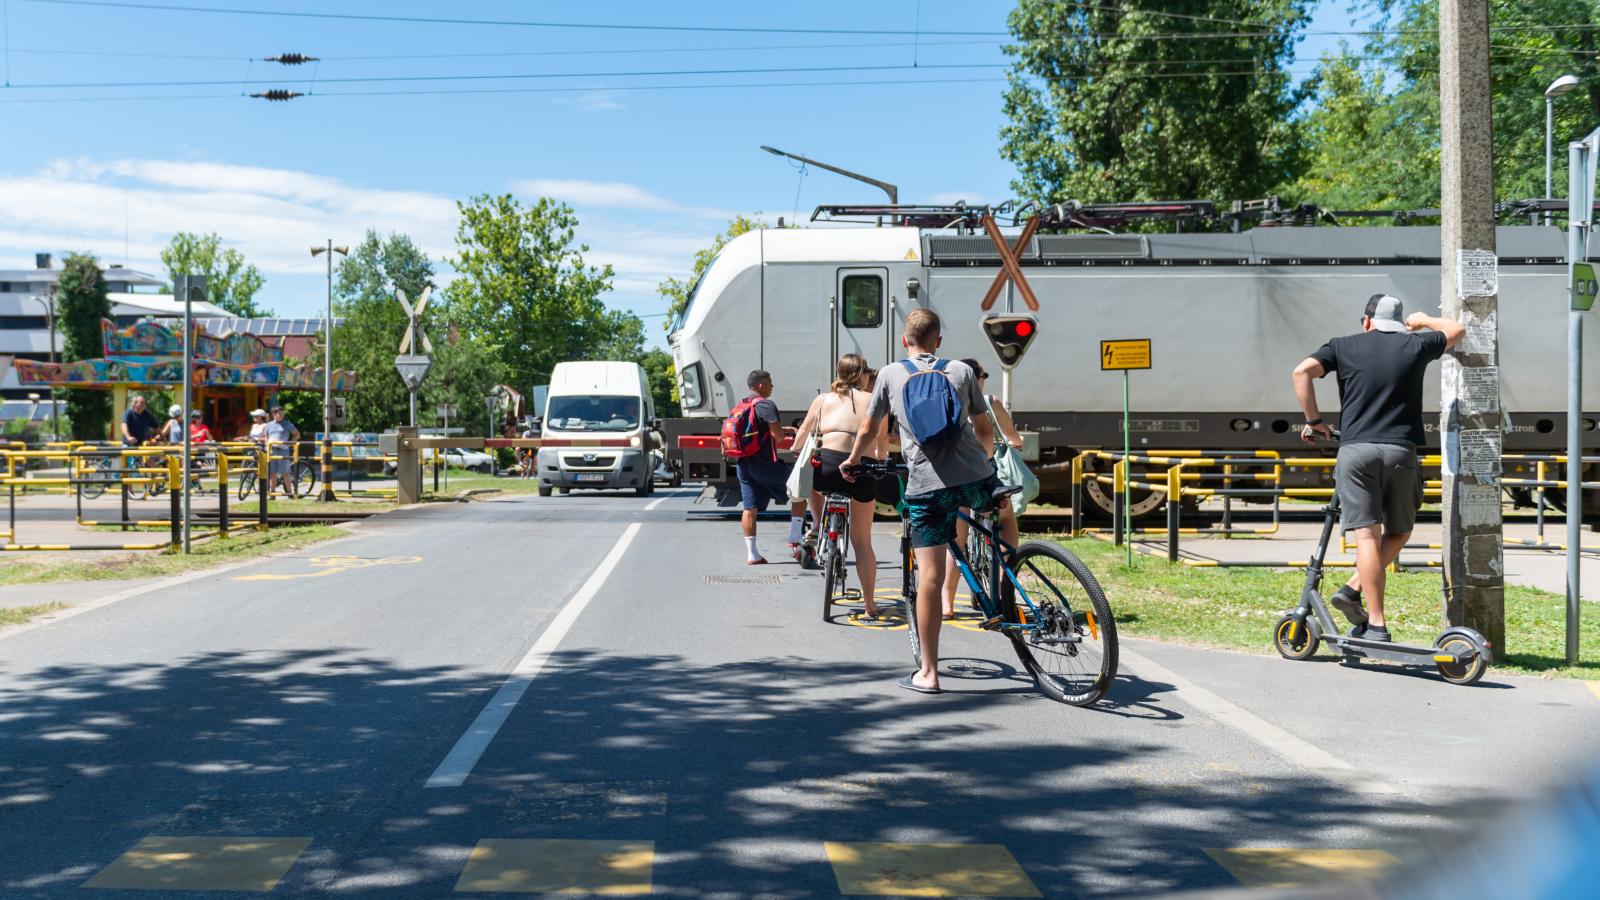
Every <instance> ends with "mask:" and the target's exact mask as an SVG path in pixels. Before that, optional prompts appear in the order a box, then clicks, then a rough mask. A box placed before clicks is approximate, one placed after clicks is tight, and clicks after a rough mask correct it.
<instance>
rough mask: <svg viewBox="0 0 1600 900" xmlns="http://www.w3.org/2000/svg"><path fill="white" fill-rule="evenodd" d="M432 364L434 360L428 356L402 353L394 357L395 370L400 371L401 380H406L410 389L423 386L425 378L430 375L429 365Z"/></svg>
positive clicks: (407, 388) (413, 389)
mask: <svg viewBox="0 0 1600 900" xmlns="http://www.w3.org/2000/svg"><path fill="white" fill-rule="evenodd" d="M431 365H433V360H431V359H429V358H428V357H426V356H409V355H406V354H401V355H399V356H396V357H395V358H394V370H395V371H396V372H399V373H400V380H401V381H403V382H405V384H406V390H408V391H415V390H416V389H417V388H419V387H422V382H423V380H424V379H426V378H427V377H428V367H429V366H431Z"/></svg>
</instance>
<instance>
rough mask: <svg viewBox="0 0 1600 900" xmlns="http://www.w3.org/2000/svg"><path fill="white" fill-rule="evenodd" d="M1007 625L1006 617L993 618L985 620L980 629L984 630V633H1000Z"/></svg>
mask: <svg viewBox="0 0 1600 900" xmlns="http://www.w3.org/2000/svg"><path fill="white" fill-rule="evenodd" d="M1005 623H1006V622H1005V619H1004V617H1002V616H991V617H989V618H987V619H984V620H983V623H982V624H980V625H979V626H978V627H979V628H982V629H983V630H984V631H999V630H1000V628H1001V627H1002V626H1004V625H1005Z"/></svg>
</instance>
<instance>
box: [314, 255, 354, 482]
mask: <svg viewBox="0 0 1600 900" xmlns="http://www.w3.org/2000/svg"><path fill="white" fill-rule="evenodd" d="M324 253H326V254H328V317H327V318H326V319H323V320H322V452H321V457H322V459H321V463H322V493H321V494H318V495H317V500H319V501H321V502H323V503H329V502H332V500H333V255H334V254H335V253H337V254H339V255H340V256H349V255H350V248H349V247H335V246H334V245H333V238H329V239H328V244H327V246H325V247H312V248H311V258H312V259H315V258H317V257H318V256H321V255H322V254H324ZM351 464H352V465H354V460H352V461H351Z"/></svg>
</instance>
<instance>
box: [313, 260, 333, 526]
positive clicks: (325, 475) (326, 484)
mask: <svg viewBox="0 0 1600 900" xmlns="http://www.w3.org/2000/svg"><path fill="white" fill-rule="evenodd" d="M322 338H323V340H322V494H321V496H319V497H318V498H317V499H318V500H320V501H321V502H323V503H330V502H332V501H333V238H328V317H327V318H326V319H323V320H322Z"/></svg>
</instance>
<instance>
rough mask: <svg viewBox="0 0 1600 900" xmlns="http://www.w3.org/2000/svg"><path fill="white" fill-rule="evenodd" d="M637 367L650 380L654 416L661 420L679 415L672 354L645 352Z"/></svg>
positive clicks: (654, 351)
mask: <svg viewBox="0 0 1600 900" xmlns="http://www.w3.org/2000/svg"><path fill="white" fill-rule="evenodd" d="M639 365H641V366H644V372H645V374H646V375H648V376H649V378H650V396H651V398H653V399H654V400H655V403H656V415H658V416H660V417H661V418H663V419H666V418H671V417H672V416H676V415H680V414H681V413H682V411H683V408H682V407H681V406H679V405H678V375H677V369H676V368H675V367H674V366H673V364H672V354H671V353H668V352H667V351H665V350H659V349H657V350H646V351H645V352H644V353H643V354H642V355H640V357H639Z"/></svg>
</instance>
